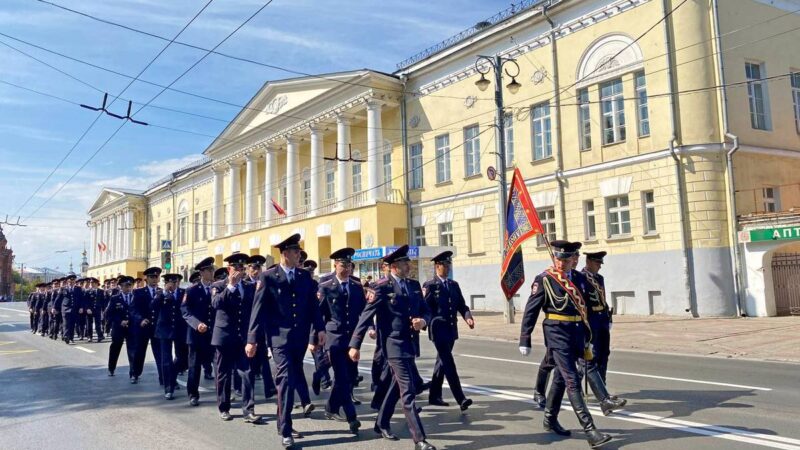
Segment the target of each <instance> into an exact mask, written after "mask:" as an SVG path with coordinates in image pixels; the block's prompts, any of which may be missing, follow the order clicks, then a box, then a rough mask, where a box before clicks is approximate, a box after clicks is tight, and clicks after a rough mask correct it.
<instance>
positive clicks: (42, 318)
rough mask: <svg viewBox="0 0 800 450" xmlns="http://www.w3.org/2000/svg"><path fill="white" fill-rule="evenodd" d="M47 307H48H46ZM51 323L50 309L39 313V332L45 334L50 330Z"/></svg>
mask: <svg viewBox="0 0 800 450" xmlns="http://www.w3.org/2000/svg"><path fill="white" fill-rule="evenodd" d="M45 309H46V308H45ZM49 325H50V313H49V312H48V311H45V310H43V311H42V313H41V314H40V315H39V334H41V335H42V336H45V335H47V334H48V332H49V331H50V330H49V329H48V326H49Z"/></svg>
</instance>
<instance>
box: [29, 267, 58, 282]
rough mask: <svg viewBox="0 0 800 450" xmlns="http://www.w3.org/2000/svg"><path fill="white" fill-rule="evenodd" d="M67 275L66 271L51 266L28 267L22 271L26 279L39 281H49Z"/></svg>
mask: <svg viewBox="0 0 800 450" xmlns="http://www.w3.org/2000/svg"><path fill="white" fill-rule="evenodd" d="M64 276H66V274H65V273H64V272H60V271H58V270H56V269H51V268H49V267H26V268H25V270H24V271H23V273H22V278H23V279H24V280H25V281H36V282H39V283H49V282H51V281H53V280H55V279H56V278H61V277H64Z"/></svg>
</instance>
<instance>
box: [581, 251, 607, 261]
mask: <svg viewBox="0 0 800 450" xmlns="http://www.w3.org/2000/svg"><path fill="white" fill-rule="evenodd" d="M583 254H584V255H586V259H591V260H592V261H597V262H599V263H600V264H603V258H605V257H606V255H607V254H608V252H594V253H589V252H584V253H583Z"/></svg>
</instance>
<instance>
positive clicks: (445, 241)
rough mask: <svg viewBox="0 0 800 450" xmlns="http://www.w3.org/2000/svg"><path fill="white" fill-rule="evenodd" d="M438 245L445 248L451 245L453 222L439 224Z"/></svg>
mask: <svg viewBox="0 0 800 450" xmlns="http://www.w3.org/2000/svg"><path fill="white" fill-rule="evenodd" d="M439 245H441V246H447V247H450V246H452V245H453V222H445V223H440V224H439Z"/></svg>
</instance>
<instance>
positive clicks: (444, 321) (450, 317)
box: [422, 251, 475, 411]
mask: <svg viewBox="0 0 800 450" xmlns="http://www.w3.org/2000/svg"><path fill="white" fill-rule="evenodd" d="M452 257H453V252H451V251H445V252H442V253H439V254H438V255H436V256H434V257H433V259H431V261H433V263H434V268H435V271H436V275H435V276H434V277H433V278H432V279H430V280H428V281H426V282H425V284H424V285H423V286H422V292H423V294H424V295H425V303H427V305H428V308H429V309H430V310H431V325H430V326H429V327H428V337H429V338H430V340H431V341H433V345H434V346H435V347H436V364H435V365H434V368H433V377H432V379H431V387H430V395H429V396H428V403H429V404H431V405H434V406H448V404H447V403H446V402H445V401H444V400H442V384H443V383H444V379H445V378H447V384H448V385H449V386H450V390H451V391H452V392H453V397H455V399H456V403H458V405H459V406H460V407H461V411H466V410H467V408H469V407H470V405H472V400H471V399H468V398H466V396H465V395H464V391H463V390H462V389H461V380H460V379H459V377H458V371H457V370H456V362H455V360H454V359H453V346H454V345H455V342H456V340H457V339H458V315H459V314H460V315H461V316H462V317H463V318H464V320H465V321H466V322H467V325H468V326H469V327H470V328H474V327H475V319H473V318H472V313H471V312H470V310H469V306H467V303H466V301H464V295H463V294H462V293H461V287H460V286H459V285H458V282H456V281H455V280H450V279H448V277H449V276H450V268H451V267H452V264H453V260H452Z"/></svg>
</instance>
